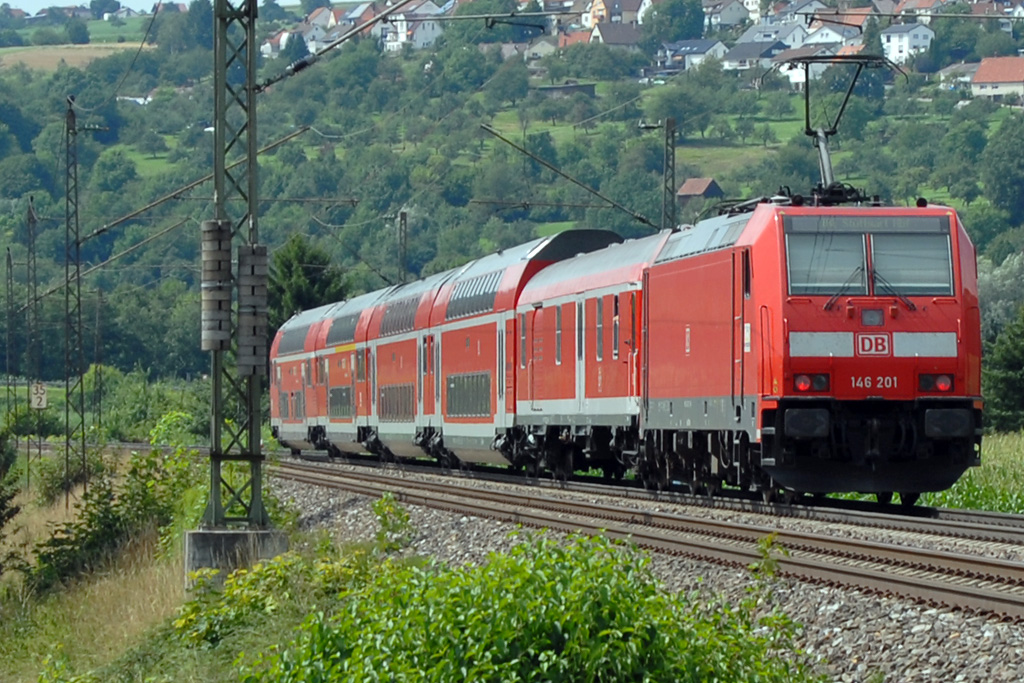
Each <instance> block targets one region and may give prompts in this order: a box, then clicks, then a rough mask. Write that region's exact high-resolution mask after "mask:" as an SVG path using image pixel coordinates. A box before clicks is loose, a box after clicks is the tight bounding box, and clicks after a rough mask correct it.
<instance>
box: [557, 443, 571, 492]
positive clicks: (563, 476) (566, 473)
mask: <svg viewBox="0 0 1024 683" xmlns="http://www.w3.org/2000/svg"><path fill="white" fill-rule="evenodd" d="M554 474H555V480H557V481H560V482H562V484H563V485H564V484H567V483H568V482H569V479H570V478H572V450H571V449H568V448H566V449H565V450H564V451H563V452H562V453H561V454H560V457H559V458H558V464H557V465H556V466H555V471H554Z"/></svg>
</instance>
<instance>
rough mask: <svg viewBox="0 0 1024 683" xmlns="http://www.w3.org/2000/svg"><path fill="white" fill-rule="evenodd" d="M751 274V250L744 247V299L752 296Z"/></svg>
mask: <svg viewBox="0 0 1024 683" xmlns="http://www.w3.org/2000/svg"><path fill="white" fill-rule="evenodd" d="M751 275H752V274H751V272H750V250H749V249H744V250H743V298H744V299H749V298H750V279H751Z"/></svg>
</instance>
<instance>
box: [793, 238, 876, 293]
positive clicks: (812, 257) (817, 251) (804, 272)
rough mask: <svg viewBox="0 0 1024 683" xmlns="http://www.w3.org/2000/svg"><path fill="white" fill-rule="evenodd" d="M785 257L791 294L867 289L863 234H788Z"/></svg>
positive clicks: (855, 291)
mask: <svg viewBox="0 0 1024 683" xmlns="http://www.w3.org/2000/svg"><path fill="white" fill-rule="evenodd" d="M786 260H787V261H788V263H789V293H790V294H793V295H801V294H804V295H807V294H826V295H832V294H835V293H836V292H840V291H841V292H842V293H843V294H850V295H854V296H857V295H860V296H863V295H865V294H867V292H868V284H867V276H866V275H865V272H866V269H865V262H864V236H863V235H856V234H854V235H848V234H843V235H840V234H823V233H817V234H796V235H792V234H791V235H786Z"/></svg>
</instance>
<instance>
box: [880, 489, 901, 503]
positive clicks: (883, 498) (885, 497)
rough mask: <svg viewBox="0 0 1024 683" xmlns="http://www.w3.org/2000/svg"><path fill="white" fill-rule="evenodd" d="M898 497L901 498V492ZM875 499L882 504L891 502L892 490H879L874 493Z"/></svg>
mask: <svg viewBox="0 0 1024 683" xmlns="http://www.w3.org/2000/svg"><path fill="white" fill-rule="evenodd" d="M900 499H901V500H902V499H903V494H900ZM875 500H877V501H878V502H879V503H881V504H882V505H888V504H889V503H891V502H892V491H879V492H878V493H876V494H875Z"/></svg>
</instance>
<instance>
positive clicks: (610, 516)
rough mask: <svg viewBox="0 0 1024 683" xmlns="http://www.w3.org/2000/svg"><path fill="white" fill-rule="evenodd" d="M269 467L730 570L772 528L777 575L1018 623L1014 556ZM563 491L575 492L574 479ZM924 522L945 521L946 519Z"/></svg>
mask: <svg viewBox="0 0 1024 683" xmlns="http://www.w3.org/2000/svg"><path fill="white" fill-rule="evenodd" d="M272 471H273V474H274V476H277V477H280V478H283V479H289V480H293V481H296V482H300V483H304V484H315V485H319V486H328V487H333V488H337V489H342V490H347V491H350V492H352V493H358V494H362V495H369V496H378V495H381V494H382V493H384V492H386V491H391V492H393V493H394V494H395V495H396V496H397V497H398V498H399V499H400V500H402V501H404V502H406V503H408V504H413V505H424V506H429V507H433V508H438V509H442V510H447V511H451V512H455V513H460V514H467V515H473V516H478V517H486V518H491V519H497V520H501V521H505V522H511V523H516V524H523V525H525V526H530V527H538V528H550V529H555V530H559V531H566V532H572V531H579V532H582V533H605V534H607V535H608V536H611V537H615V538H623V539H624V538H629V539H630V540H632V541H633V542H634V543H637V544H638V545H640V546H641V547H645V548H648V549H650V550H652V551H656V552H661V553H669V554H674V555H680V556H686V557H691V558H694V559H699V560H704V561H711V562H716V563H722V564H728V565H734V566H748V565H749V564H751V563H753V562H757V561H758V560H760V559H762V554H761V551H759V549H758V541H759V540H760V539H763V538H765V537H766V536H768V535H769V534H771V533H773V532H774V533H775V534H776V536H775V543H776V544H777V545H778V546H780V547H781V548H784V549H785V551H786V554H784V555H782V556H780V557H776V558H775V559H777V560H778V567H779V572H780V573H781V574H782V575H785V576H792V577H794V578H797V579H800V580H805V581H811V582H815V583H822V584H828V585H835V586H842V587H849V588H857V589H860V590H865V591H870V592H873V593H878V594H884V595H892V596H899V597H904V598H911V599H914V600H918V601H922V602H925V603H928V604H931V605H948V606H951V607H956V608H961V609H965V610H971V611H977V612H982V613H988V614H994V615H997V616H999V617H1001V618H1005V619H1013V620H1024V564H1022V563H1017V562H1009V561H1006V560H999V559H991V558H985V557H979V556H973V555H972V556H964V555H960V554H954V553H948V552H941V551H934V550H925V549H919V548H913V547H905V546H896V545H891V544H886V543H880V542H877V541H865V540H857V539H847V538H837V537H836V536H833V535H826V534H817V533H808V532H800V531H779V530H775V529H773V528H771V527H770V526H765V525H755V524H747V523H739V522H726V521H721V520H714V519H706V518H701V517H694V516H691V515H687V514H684V513H681V512H677V511H671V512H666V511H657V512H655V511H645V510H637V509H635V508H631V507H626V506H624V505H622V504H621V502H616V501H614V500H597V501H582V500H575V499H567V498H565V497H559V496H557V495H551V494H550V492H548V491H546V490H545V488H544V487H523V488H521V489H518V490H517V489H502V490H500V491H494V490H483V489H481V488H479V487H478V486H475V485H473V483H472V482H469V481H467V482H465V483H464V484H463V485H455V486H453V485H452V483H453V482H452V481H451V480H450V479H449V480H446V481H443V482H441V481H424V480H419V479H411V478H402V477H397V476H394V474H393V473H389V472H381V471H379V470H373V469H368V468H367V469H360V470H358V471H350V470H347V469H346V470H344V471H339V470H336V469H335V470H332V469H328V468H324V467H323V466H322V465H320V466H318V465H315V464H311V463H304V462H295V461H288V462H284V463H281V464H279V465H276V466H274V467H273V468H272ZM570 489H571V490H574V491H578V490H579V489H578V488H577V485H576V484H571V485H570ZM914 521H915V522H916V523H917V524H921V525H926V524H928V521H927V520H914ZM931 523H932V524H933V525H938V526H944V525H945V524H947V523H948V522H934V521H933V522H931ZM961 523H966V522H961ZM937 533H938V532H937Z"/></svg>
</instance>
